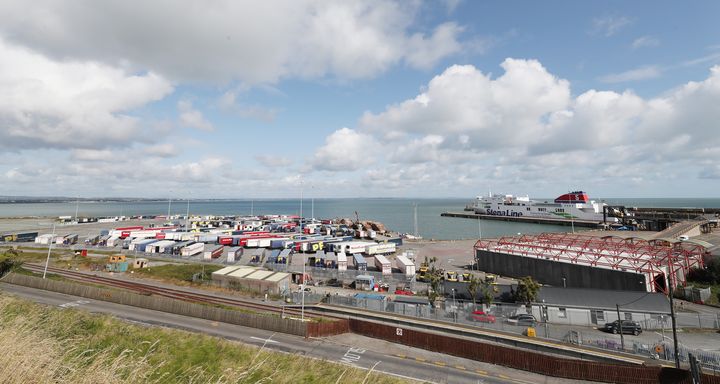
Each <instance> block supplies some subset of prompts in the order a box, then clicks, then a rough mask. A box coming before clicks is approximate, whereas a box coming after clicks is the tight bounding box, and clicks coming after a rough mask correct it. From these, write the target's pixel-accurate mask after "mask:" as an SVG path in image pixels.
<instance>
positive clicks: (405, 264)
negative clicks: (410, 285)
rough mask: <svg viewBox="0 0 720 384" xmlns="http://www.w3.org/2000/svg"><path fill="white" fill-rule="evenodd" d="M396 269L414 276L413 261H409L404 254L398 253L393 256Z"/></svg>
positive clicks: (408, 275) (406, 274)
mask: <svg viewBox="0 0 720 384" xmlns="http://www.w3.org/2000/svg"><path fill="white" fill-rule="evenodd" d="M395 262H396V264H397V267H398V269H399V270H400V271H401V272H402V273H404V274H405V276H407V277H412V276H415V263H413V262H412V261H410V259H408V258H407V257H405V256H404V255H400V256H398V257H397V258H395Z"/></svg>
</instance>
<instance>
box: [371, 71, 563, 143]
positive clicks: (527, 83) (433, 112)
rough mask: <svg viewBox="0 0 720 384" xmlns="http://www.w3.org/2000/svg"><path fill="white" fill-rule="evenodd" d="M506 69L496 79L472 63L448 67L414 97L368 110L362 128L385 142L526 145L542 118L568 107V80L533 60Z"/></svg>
mask: <svg viewBox="0 0 720 384" xmlns="http://www.w3.org/2000/svg"><path fill="white" fill-rule="evenodd" d="M502 67H503V69H505V73H504V74H503V75H502V76H500V77H499V78H497V79H492V78H490V77H489V76H488V75H485V74H483V73H482V72H480V71H479V70H477V69H476V68H475V67H473V66H471V65H465V66H458V65H455V66H452V67H449V68H448V69H446V70H445V71H444V72H443V73H442V74H441V75H438V76H436V77H435V78H433V79H432V80H431V81H430V83H429V84H428V86H427V91H425V92H423V93H421V94H419V95H418V96H416V97H415V98H414V99H411V100H407V101H404V102H402V103H399V104H396V105H392V106H390V107H388V109H387V110H386V111H384V112H383V113H381V114H372V113H369V112H368V113H365V115H364V116H363V117H362V119H361V121H360V129H361V130H366V131H369V132H377V133H379V134H381V135H382V136H383V138H384V139H386V140H389V139H392V138H404V136H403V135H405V134H408V133H414V134H421V135H424V134H438V135H441V136H444V137H447V136H452V137H453V139H452V140H448V141H447V142H448V143H465V144H468V145H470V146H472V147H474V148H487V147H488V146H496V145H498V144H500V145H509V146H516V145H522V144H523V143H524V142H526V140H531V139H532V137H530V136H528V135H526V133H531V132H533V131H534V130H536V129H538V128H539V126H540V123H541V120H542V118H543V117H545V116H547V115H548V114H549V113H551V112H553V111H557V110H560V109H563V108H564V107H565V106H567V104H568V103H569V102H570V89H569V84H568V82H567V81H566V80H562V79H558V78H556V77H555V76H553V75H551V74H550V73H548V72H547V70H546V69H545V68H544V67H543V66H542V65H541V64H540V63H539V62H537V61H535V60H515V59H507V60H505V61H504V62H503V63H502Z"/></svg>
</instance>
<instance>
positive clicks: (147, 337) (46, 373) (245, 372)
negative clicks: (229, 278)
mask: <svg viewBox="0 0 720 384" xmlns="http://www.w3.org/2000/svg"><path fill="white" fill-rule="evenodd" d="M0 324H2V325H1V326H0V349H1V350H2V351H3V358H2V360H3V364H0V378H2V379H0V381H2V382H4V383H48V382H52V383H210V382H212V383H261V382H262V383H265V382H273V383H401V382H404V381H401V380H399V379H396V378H394V377H390V376H385V375H381V374H377V373H368V372H367V371H363V370H359V369H356V368H352V367H348V366H345V365H340V364H335V363H331V362H328V361H320V360H315V359H309V358H305V357H301V356H297V355H291V354H284V353H276V352H270V351H267V350H261V349H259V348H255V347H252V346H245V345H243V344H239V343H236V342H231V341H227V340H223V339H220V338H216V337H211V336H205V335H200V334H194V333H190V332H185V331H179V330H170V329H164V328H155V327H142V326H138V325H133V324H129V323H125V322H122V321H120V320H117V319H115V318H112V317H110V316H106V315H96V314H90V313H86V312H82V311H78V310H72V309H65V310H60V309H56V308H52V307H47V306H42V305H38V304H34V303H32V302H29V301H26V300H21V299H18V298H14V297H11V296H8V295H6V294H0Z"/></svg>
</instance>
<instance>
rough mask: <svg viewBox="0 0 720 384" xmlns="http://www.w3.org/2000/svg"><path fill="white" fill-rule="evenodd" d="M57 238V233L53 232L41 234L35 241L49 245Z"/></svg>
mask: <svg viewBox="0 0 720 384" xmlns="http://www.w3.org/2000/svg"><path fill="white" fill-rule="evenodd" d="M55 238H56V235H53V234H46V235H40V236H38V237H36V238H35V243H37V244H44V245H48V244H50V243H54V242H55Z"/></svg>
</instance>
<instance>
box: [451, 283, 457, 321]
mask: <svg viewBox="0 0 720 384" xmlns="http://www.w3.org/2000/svg"><path fill="white" fill-rule="evenodd" d="M451 290H452V296H453V322H455V323H457V302H456V301H455V288H451Z"/></svg>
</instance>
